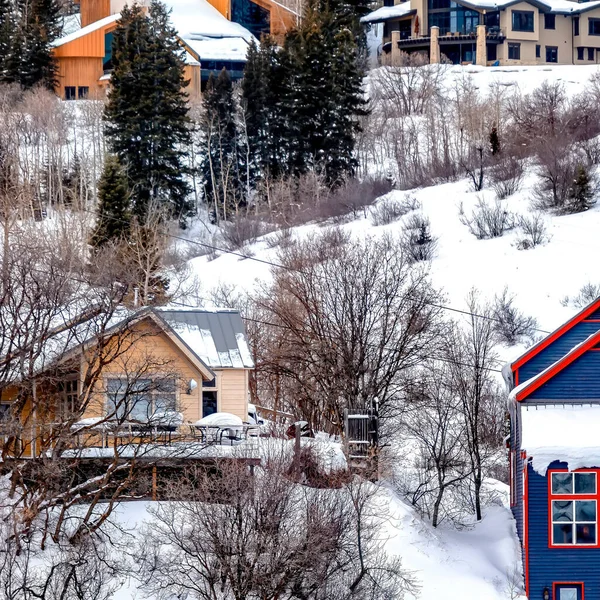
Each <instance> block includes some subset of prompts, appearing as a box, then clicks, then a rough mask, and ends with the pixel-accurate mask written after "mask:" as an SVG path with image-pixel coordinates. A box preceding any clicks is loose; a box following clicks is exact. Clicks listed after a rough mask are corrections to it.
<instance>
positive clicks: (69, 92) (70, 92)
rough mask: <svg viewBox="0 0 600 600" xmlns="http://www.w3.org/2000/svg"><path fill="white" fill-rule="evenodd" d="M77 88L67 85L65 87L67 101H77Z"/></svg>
mask: <svg viewBox="0 0 600 600" xmlns="http://www.w3.org/2000/svg"><path fill="white" fill-rule="evenodd" d="M75 92H76V89H75V86H74V85H66V86H65V100H75Z"/></svg>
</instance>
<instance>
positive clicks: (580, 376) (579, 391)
mask: <svg viewBox="0 0 600 600" xmlns="http://www.w3.org/2000/svg"><path fill="white" fill-rule="evenodd" d="M597 399H600V352H599V351H597V350H591V351H588V352H586V353H585V354H583V355H581V356H580V357H579V358H577V359H576V360H575V361H574V362H572V363H571V364H570V365H569V366H567V367H565V368H564V369H563V370H562V371H560V372H559V373H557V374H556V375H554V377H552V379H550V380H549V381H547V382H546V383H544V384H543V385H542V386H541V387H539V388H538V389H537V390H535V391H534V392H533V393H532V394H531V395H530V396H529V397H528V398H527V400H531V401H535V400H560V401H564V402H570V401H581V400H597Z"/></svg>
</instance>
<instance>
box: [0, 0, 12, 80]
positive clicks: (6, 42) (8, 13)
mask: <svg viewBox="0 0 600 600" xmlns="http://www.w3.org/2000/svg"><path fill="white" fill-rule="evenodd" d="M13 29H14V13H13V3H12V1H11V0H0V81H4V80H5V77H6V69H7V65H8V62H9V56H10V51H11V45H12V38H13Z"/></svg>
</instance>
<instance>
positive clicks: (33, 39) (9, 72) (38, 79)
mask: <svg viewBox="0 0 600 600" xmlns="http://www.w3.org/2000/svg"><path fill="white" fill-rule="evenodd" d="M16 6H17V10H16V17H15V23H14V26H13V27H12V30H11V36H10V48H9V51H8V54H7V55H6V59H5V61H4V65H3V66H4V73H3V77H2V79H3V81H5V82H8V83H18V84H20V85H21V86H22V87H23V88H26V89H27V88H31V87H33V86H36V85H42V86H44V87H45V88H47V89H49V90H53V89H54V88H55V87H56V83H57V81H56V78H57V65H56V60H55V58H54V55H53V53H52V42H53V41H54V40H55V39H56V38H57V37H58V36H59V34H60V7H59V5H58V2H57V0H17V5H16Z"/></svg>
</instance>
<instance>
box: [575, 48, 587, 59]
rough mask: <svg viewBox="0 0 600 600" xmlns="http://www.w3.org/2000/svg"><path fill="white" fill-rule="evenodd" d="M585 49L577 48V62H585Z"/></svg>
mask: <svg viewBox="0 0 600 600" xmlns="http://www.w3.org/2000/svg"><path fill="white" fill-rule="evenodd" d="M584 50H585V48H577V60H583V51H584Z"/></svg>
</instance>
